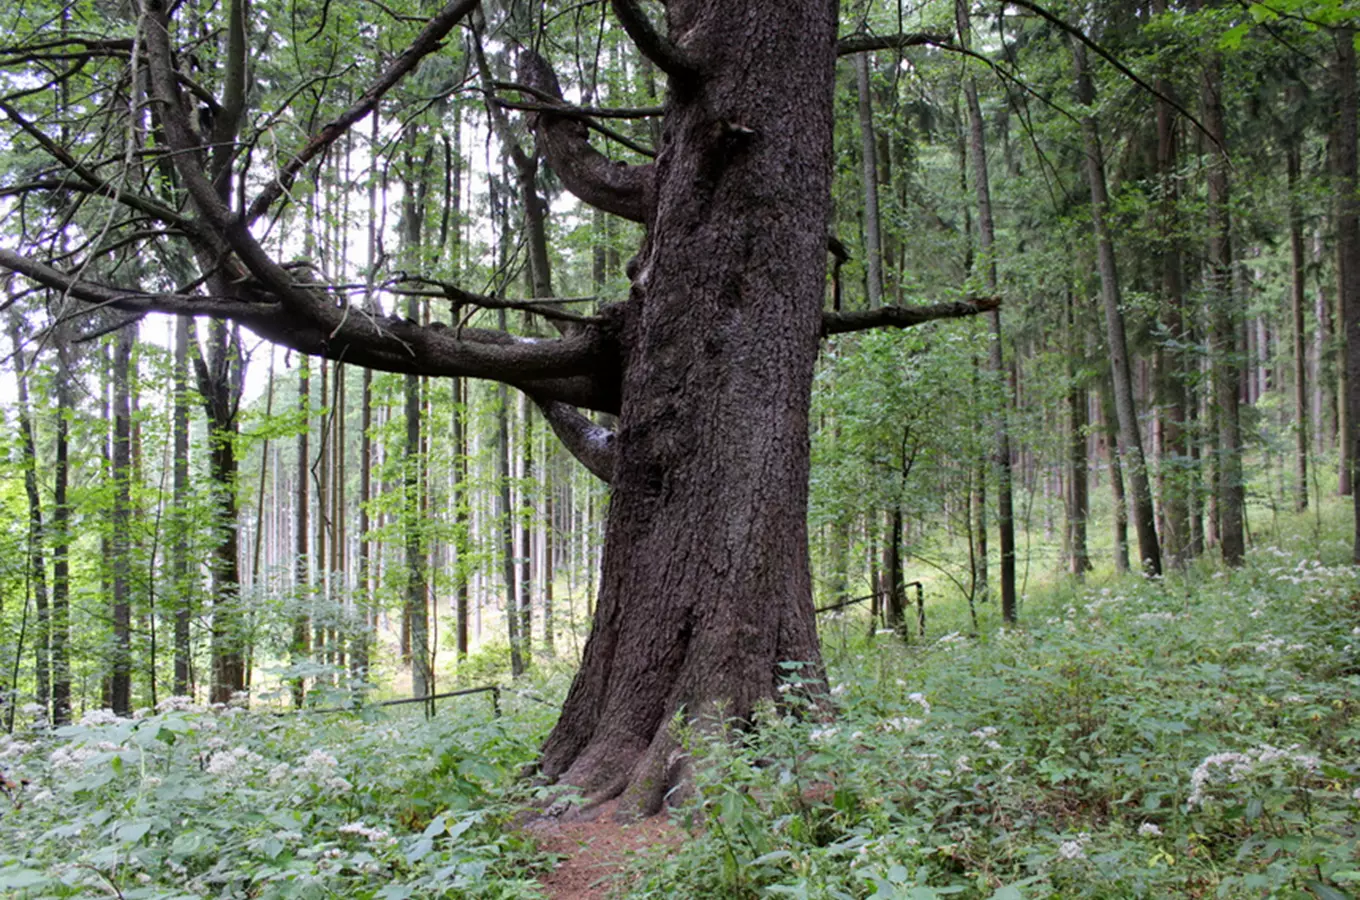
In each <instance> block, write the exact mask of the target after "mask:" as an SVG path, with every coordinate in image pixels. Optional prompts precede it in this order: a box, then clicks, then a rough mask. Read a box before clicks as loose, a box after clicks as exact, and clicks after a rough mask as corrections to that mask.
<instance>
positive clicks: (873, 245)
mask: <svg viewBox="0 0 1360 900" xmlns="http://www.w3.org/2000/svg"><path fill="white" fill-rule="evenodd" d="M855 87H856V90H857V93H858V96H859V133H860V180H861V181H862V182H863V184H864V261H865V279H866V285H867V296H868V300H869V308H870V309H878V308H879V307H880V306H882V305H883V242H882V240H881V238H880V233H881V228H880V224H881V220H880V218H879V213H878V161H877V151H876V149H875V147H876V140H875V138H874V111H873V103H872V93H871V92H870V90H869V54H868V53H860V54H857V55H856V56H855Z"/></svg>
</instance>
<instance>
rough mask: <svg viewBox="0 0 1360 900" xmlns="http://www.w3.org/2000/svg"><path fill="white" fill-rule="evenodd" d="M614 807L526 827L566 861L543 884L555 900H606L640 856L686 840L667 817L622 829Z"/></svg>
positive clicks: (539, 840)
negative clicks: (587, 815) (584, 815)
mask: <svg viewBox="0 0 1360 900" xmlns="http://www.w3.org/2000/svg"><path fill="white" fill-rule="evenodd" d="M614 806H615V804H614V803H613V802H611V803H606V804H603V805H602V806H600V807H599V808H598V809H595V810H592V811H591V812H590V814H589V817H588V818H572V819H565V820H552V819H542V820H539V821H536V822H533V823H531V824H530V825H528V826H526V830H527V831H528V832H529V833H530V834H532V835H533V836H534V838H535V839H536V840H537V841H538V846H539V848H540V849H541V850H544V851H546V852H548V853H555V854H560V855H561V856H562V857H564V858H563V859H562V860H561V861H560V862H558V864H557V866H556V867H555V868H554V869H553V871H552V872H550V873H548V874H547V875H546V876H544V877H543V879H542V880H541V883H542V885H543V889H544V892H545V893H546V894H547V895H548V896H549V897H550V898H552V900H605V898H606V897H608V896H609V895H610V892H611V891H614V890H615V889H617V888H618V887H620V886H621V882H620V878H621V876H623V875H624V874H625V873H626V872H627V871H628V869H629V867H630V866H631V865H632V863H633V862H634V861H636V860H637V859H638V857H639V856H641V855H642V854H644V853H646V852H648V851H651V850H654V849H656V848H673V847H675V846H676V845H678V844H679V843H680V842H681V841H683V840H684V838H685V833H684V832H683V831H681V830H680V829H679V828H677V827H676V826H675V825H672V824H671V823H670V822H669V821H668V820H667V819H666V817H665V816H664V815H661V816H650V817H648V818H646V819H643V820H641V821H638V822H632V823H630V824H627V825H620V824H619V823H618V822H615V821H614Z"/></svg>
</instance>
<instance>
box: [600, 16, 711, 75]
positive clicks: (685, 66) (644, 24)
mask: <svg viewBox="0 0 1360 900" xmlns="http://www.w3.org/2000/svg"><path fill="white" fill-rule="evenodd" d="M610 6H612V7H613V8H614V15H615V16H616V17H617V18H618V20H619V24H620V25H622V26H623V30H624V31H626V32H627V33H628V37H629V38H630V39H631V40H632V41H633V44H634V45H636V46H637V48H638V51H639V52H640V53H641V54H642V55H643V56H645V57H647V58H648V59H650V60H651V61H652V62H653V63H655V64H656V67H657V68H658V69H660V70H661V71H663V72H665V73H666V74H667V75H669V76H670V77H671V78H672V79H673V80H676V81H686V80H691V79H693V78H695V77H696V76H697V75H698V74H699V66H698V65H697V64H696V63H695V62H694V61H693V60H692V59H690V58H689V57H688V56H687V55H686V54H685V53H684V51H682V50H681V49H680V48H679V47H677V46H675V44H673V43H671V41H670V39H669V38H667V37H664V36H663V35H662V34H661V33H660V32H659V31H657V30H656V28H655V27H654V26H653V25H652V21H651V19H648V18H647V14H646V13H645V12H643V10H642V7H641V6H639V5H638V4H637V3H636V2H634V0H610Z"/></svg>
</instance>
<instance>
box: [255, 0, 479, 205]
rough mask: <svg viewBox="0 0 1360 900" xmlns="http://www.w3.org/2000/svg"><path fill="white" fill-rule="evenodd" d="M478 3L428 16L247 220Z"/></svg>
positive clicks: (456, 3)
mask: <svg viewBox="0 0 1360 900" xmlns="http://www.w3.org/2000/svg"><path fill="white" fill-rule="evenodd" d="M479 2H480V0H450V2H449V3H448V4H447V5H445V7H444V8H443V9H441V10H440V11H439V12H438V13H437V14H436V15H435V16H434V18H432V19H430V21H429V23H428V24H426V26H425V28H424V29H422V30H421V32H420V34H418V35H416V38H415V40H413V41H412V42H411V45H410V46H409V47H407V48H406V49H405V50H403V51H402V53H401V55H400V56H398V57H397V58H396V59H395V60H393V61H392V64H391V65H390V66H388V67H387V70H386V71H385V72H383V73H382V75H381V76H379V77H378V80H377V81H375V82H373V83H372V84H371V85H369V86H368V89H367V90H365V91H364V92H363V93H362V94H360V95H359V99H358V100H356V101H354V103H353V104H352V105H351V106H350V107H349V109H347V110H345V111H344V112H343V113H341V114H340V115H339V116H337V117H336V118H335V119H334V120H332V121H331V122H330V123H328V124H327V125H326V126H325V127H323V128H322V129H321V130H320V131H318V132H317V133H316V134H315V135H313V136H312V139H311V140H309V141H308V142H307V145H306V146H305V147H303V148H302V149H301V150H299V151H298V153H297V155H296V156H294V157H293V158H292V160H290V161H289V162H288V164H287V165H286V166H284V167H283V170H282V171H281V172H279V175H278V177H277V178H275V179H274V180H273V181H271V182H270V183H269V184H268V185H266V186H265V188H264V190H262V191H261V192H260V194H259V196H257V197H256V198H255V200H254V201H253V202H252V203H251V204H250V209H249V210H248V211H247V213H246V221H247V222H253V221H255V220H256V219H258V218H259V217H260V216H262V215H264V213H265V210H267V209H269V207H270V206H271V205H272V204H273V203H274V201H275V200H278V199H279V197H280V196H281V195H282V194H283V193H284V192H285V191H287V190H288V188H289V187H291V186H292V184H293V181H294V179H296V178H297V176H298V173H299V172H301V171H302V169H303V167H304V166H306V165H307V163H309V162H311V161H312V160H313V159H315V158H316V157H317V156H319V155H320V154H321V153H322V152H324V151H325V150H326V148H327V147H329V146H330V145H331V144H333V143H335V142H336V141H337V140H339V139H340V137H341V136H343V135H344V133H345V132H346V131H348V130H349V129H350V128H351V127H352V126H353V125H354V123H356V122H358V121H359V120H360V119H362V118H363V117H364V116H366V115H368V114H369V113H370V112H372V110H373V108H374V107H376V106H377V105H378V101H379V100H381V99H382V98H383V95H384V94H386V93H387V92H388V91H390V90H391V89H392V88H393V86H395V85H396V84H397V82H399V81H401V80H402V79H403V78H405V77H406V76H407V74H409V73H410V72H411V71H413V70H414V69H415V67H416V66H417V65H419V63H420V61H421V60H422V59H424V58H425V57H426V56H429V55H430V54H431V53H433V52H435V51H436V50H438V49H439V48H440V46H442V44H441V41H443V40H444V37H445V36H446V35H447V34H448V33H449V32H450V31H452V30H453V27H454V26H455V25H457V24H458V23H459V22H460V21H462V20H463V18H464V17H465V16H466V15H467V14H468V13H470V12H472V11H473V10H474V9H476V8H477V5H478V3H479Z"/></svg>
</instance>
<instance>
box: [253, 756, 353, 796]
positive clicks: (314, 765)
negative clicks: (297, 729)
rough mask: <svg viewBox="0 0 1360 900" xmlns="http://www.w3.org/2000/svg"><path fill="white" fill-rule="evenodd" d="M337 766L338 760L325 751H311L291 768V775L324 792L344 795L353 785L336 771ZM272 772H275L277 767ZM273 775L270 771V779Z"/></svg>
mask: <svg viewBox="0 0 1360 900" xmlns="http://www.w3.org/2000/svg"><path fill="white" fill-rule="evenodd" d="M339 765H340V762H339V760H337V759H336V758H335V757H334V756H331V755H330V754H329V753H327V752H326V751H324V750H313V751H312V752H311V753H308V754H307V755H306V756H304V757H303V758H302V760H301V761H300V762H299V763H298V764H297V765H296V766H294V767H293V770H292V774H294V775H296V776H298V777H300V778H305V779H307V780H308V781H310V782H311V783H313V784H315V785H316V786H317V787H319V788H321V789H322V790H324V791H329V792H331V793H334V794H344V793H347V792H349V791H350V790H352V789H353V788H354V785H352V784H350V783H349V781H348V780H347V779H346V778H344V777H342V776H341V775H340V773H338V772H337V771H336V769H337V768H338V767H339ZM274 771H277V767H275V769H274ZM273 775H274V772H273V771H271V772H270V778H271V779H272V778H273Z"/></svg>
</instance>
